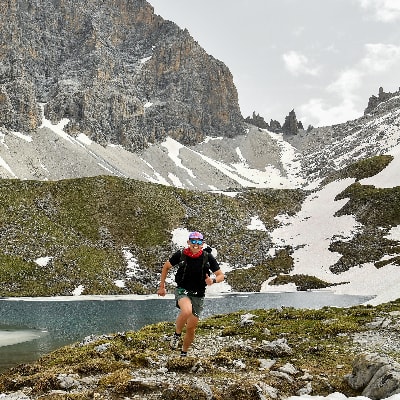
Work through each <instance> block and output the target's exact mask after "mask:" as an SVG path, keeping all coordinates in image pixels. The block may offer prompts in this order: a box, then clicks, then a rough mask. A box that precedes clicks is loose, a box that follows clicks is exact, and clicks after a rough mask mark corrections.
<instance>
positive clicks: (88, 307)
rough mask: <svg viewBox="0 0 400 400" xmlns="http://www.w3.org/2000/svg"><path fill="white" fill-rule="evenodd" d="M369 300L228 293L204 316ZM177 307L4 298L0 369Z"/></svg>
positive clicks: (141, 300)
mask: <svg viewBox="0 0 400 400" xmlns="http://www.w3.org/2000/svg"><path fill="white" fill-rule="evenodd" d="M369 299H370V297H365V296H348V295H335V294H334V293H331V292H328V291H315V292H290V293H229V294H223V295H219V296H213V297H206V299H205V307H204V312H203V316H202V317H203V318H204V317H208V316H211V315H216V314H224V313H229V312H233V311H239V310H244V311H245V310H254V309H258V308H262V309H268V308H279V307H295V308H308V309H318V308H321V307H324V306H335V307H349V306H353V305H357V304H362V303H364V302H366V301H367V300H369ZM177 312H178V310H177V309H176V307H175V302H174V299H173V297H172V296H167V297H166V298H157V297H155V296H134V297H131V296H110V297H108V296H99V297H95V296H94V297H93V296H91V297H88V298H85V299H83V298H78V299H77V298H73V299H72V298H69V299H66V298H63V297H58V298H52V299H27V298H26V299H11V298H9V299H0V371H4V370H5V369H7V368H10V367H12V366H15V365H17V364H20V363H26V362H30V361H33V360H36V359H38V358H39V357H40V356H42V355H43V354H46V353H49V352H51V351H52V350H54V349H56V348H58V347H61V346H64V345H66V344H70V343H74V342H77V341H80V340H82V339H83V338H84V337H86V336H89V335H91V334H95V335H97V334H107V333H115V332H123V331H129V330H137V329H140V328H141V327H143V326H144V325H148V324H152V323H156V322H161V321H174V320H175V318H176V315H177Z"/></svg>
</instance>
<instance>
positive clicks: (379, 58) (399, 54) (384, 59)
mask: <svg viewBox="0 0 400 400" xmlns="http://www.w3.org/2000/svg"><path fill="white" fill-rule="evenodd" d="M399 5H400V2H399ZM365 48H366V55H365V57H364V58H363V59H362V60H361V62H360V68H362V69H363V70H364V71H365V72H366V73H375V72H385V71H387V70H388V69H389V68H391V67H393V66H395V65H396V64H400V46H395V45H393V44H384V43H373V44H372V43H369V44H366V45H365Z"/></svg>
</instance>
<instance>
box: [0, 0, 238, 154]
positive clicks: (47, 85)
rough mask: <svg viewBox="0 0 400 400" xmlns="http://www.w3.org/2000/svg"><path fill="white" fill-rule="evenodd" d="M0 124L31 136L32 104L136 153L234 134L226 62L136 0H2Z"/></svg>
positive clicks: (76, 129)
mask: <svg viewBox="0 0 400 400" xmlns="http://www.w3.org/2000/svg"><path fill="white" fill-rule="evenodd" d="M0 35H1V37H2V38H3V39H4V40H3V41H2V42H3V43H4V44H3V45H2V51H1V53H0V110H1V111H2V112H1V117H0V125H2V126H4V127H5V128H7V129H11V130H14V131H21V132H23V133H34V132H35V131H36V129H37V127H38V126H39V125H40V123H41V121H40V115H41V114H40V109H39V106H38V104H39V103H45V104H46V106H45V116H46V118H48V119H50V120H51V121H52V122H53V123H57V122H58V121H60V120H61V119H62V118H68V119H69V123H68V125H67V127H66V130H67V131H68V132H69V133H70V134H77V133H84V134H86V135H87V136H89V137H90V138H91V139H92V140H95V141H97V142H98V143H100V144H105V143H114V144H121V145H123V146H124V147H125V148H126V149H129V150H137V149H142V148H144V147H145V146H146V145H147V144H148V143H152V142H155V141H159V140H160V139H163V138H164V137H166V136H167V135H169V136H171V137H173V138H175V139H177V140H179V141H181V142H182V143H184V144H194V143H197V142H198V141H199V140H201V139H203V138H204V136H205V135H210V136H216V135H219V136H228V137H234V136H236V135H238V134H240V133H243V129H244V126H243V118H242V115H241V113H240V110H239V106H238V98H237V91H236V88H235V86H234V84H233V78H232V75H231V73H230V71H229V70H228V68H227V67H226V66H225V65H224V64H223V63H222V62H220V61H218V60H216V59H214V58H213V57H211V56H210V55H208V54H207V53H206V52H205V51H204V50H203V49H202V48H201V47H200V46H199V45H198V44H197V42H195V41H194V40H193V38H192V37H191V36H190V34H189V33H188V32H187V31H186V30H181V29H180V28H179V27H178V26H177V25H176V24H174V23H172V22H170V21H165V20H163V19H162V18H161V17H160V16H157V15H155V14H154V10H153V7H152V6H151V5H150V4H149V3H147V2H146V1H144V0H122V1H115V0H105V1H102V2H98V1H95V0H88V1H83V0H73V1H72V0H60V1H58V0H37V1H35V2H26V1H23V0H12V1H9V2H6V3H5V4H4V5H2V10H1V12H0Z"/></svg>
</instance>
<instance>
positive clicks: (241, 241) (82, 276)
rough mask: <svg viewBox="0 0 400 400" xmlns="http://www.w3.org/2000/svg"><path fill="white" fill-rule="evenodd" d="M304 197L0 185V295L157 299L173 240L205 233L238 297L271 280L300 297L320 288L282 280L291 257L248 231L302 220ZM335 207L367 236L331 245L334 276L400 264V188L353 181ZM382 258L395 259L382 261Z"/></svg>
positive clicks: (380, 161) (354, 172)
mask: <svg viewBox="0 0 400 400" xmlns="http://www.w3.org/2000/svg"><path fill="white" fill-rule="evenodd" d="M391 160H392V158H391V157H389V156H380V157H373V158H371V159H368V160H364V161H362V162H357V163H355V164H354V165H352V166H350V167H347V168H346V169H345V170H342V171H339V172H338V173H337V174H335V176H334V178H335V179H339V178H346V177H354V178H356V179H357V180H359V179H361V178H364V177H367V176H372V175H374V174H376V173H378V172H379V171H380V170H382V169H383V168H384V167H385V166H386V165H387V164H388V163H389V162H390V161H391ZM326 182H328V181H326ZM306 194H307V193H306V192H304V191H302V190H275V189H265V190H261V189H258V190H245V191H243V192H242V193H241V194H238V195H237V196H236V197H229V196H225V195H221V194H212V193H204V192H198V191H188V190H182V189H177V188H173V187H168V186H162V185H157V184H151V183H145V182H140V181H135V180H131V179H121V178H117V177H110V176H99V177H93V178H82V179H72V180H64V181H56V182H38V181H18V180H0V296H49V295H70V294H71V293H72V291H73V290H74V289H75V288H76V287H78V286H79V285H83V286H84V287H85V291H84V294H126V293H137V294H144V293H154V292H155V290H156V285H157V282H158V279H159V273H160V271H161V266H162V264H163V263H164V261H165V260H166V259H167V258H168V257H169V255H170V254H171V252H172V251H174V250H175V249H174V248H173V247H172V246H173V245H172V242H171V232H172V231H173V229H175V228H179V227H184V228H187V229H188V230H200V231H202V232H203V233H204V234H205V236H206V240H207V243H208V244H209V245H211V246H212V247H216V248H217V250H218V258H219V260H220V261H225V262H228V263H229V264H230V265H231V266H232V267H233V268H234V270H233V271H232V272H229V273H228V274H227V280H228V282H229V284H231V285H232V287H233V288H234V289H235V290H240V291H258V290H260V285H261V283H262V282H263V281H265V280H266V279H268V278H269V277H271V276H275V275H278V278H277V279H276V280H275V281H274V282H275V283H277V284H278V283H279V282H281V283H282V282H283V281H284V282H287V281H288V279H289V280H290V279H293V281H296V282H298V283H300V284H299V287H301V288H303V289H307V288H313V287H324V286H325V285H326V283H325V282H321V281H317V280H315V279H314V278H313V277H306V276H297V277H293V278H290V277H289V278H288V277H287V276H285V277H282V276H279V275H280V274H287V273H288V272H290V271H291V269H292V266H293V260H292V257H291V253H292V251H293V249H291V248H290V247H288V248H286V249H282V250H281V251H278V252H277V254H276V256H275V258H273V259H272V258H270V257H269V256H268V255H267V254H268V250H269V248H270V246H271V241H270V238H269V236H268V232H264V231H259V230H249V229H248V225H249V224H250V222H251V218H252V217H254V216H258V217H259V218H260V219H261V220H262V221H263V222H264V225H265V226H266V228H267V231H270V230H272V229H273V228H274V227H275V226H276V224H277V222H276V220H275V219H274V218H275V216H276V215H278V214H279V213H287V214H294V213H296V212H297V211H299V210H300V208H301V204H302V202H303V200H304V198H305V196H306ZM339 198H349V199H350V200H349V202H348V203H347V204H346V205H345V206H344V207H343V208H342V209H341V210H340V211H339V212H338V214H339V215H342V214H346V213H347V214H352V215H354V216H355V217H356V218H357V220H358V221H359V222H360V223H361V224H362V225H363V227H362V229H360V231H359V233H358V234H357V235H356V236H355V237H354V238H353V239H352V240H351V241H346V242H342V241H340V240H339V241H335V242H333V243H332V245H331V250H332V251H336V252H339V253H341V254H342V255H343V256H342V258H341V259H340V260H339V262H338V263H337V265H335V266H333V267H332V270H333V271H334V272H340V271H343V270H345V269H348V268H350V267H352V266H355V265H359V264H362V263H364V262H367V261H371V262H374V263H375V265H376V266H377V267H380V266H382V265H384V264H385V263H386V262H394V263H397V264H398V263H399V259H400V249H399V246H398V243H397V242H395V241H391V240H389V239H387V238H385V237H384V236H385V235H386V234H387V233H388V231H389V229H390V228H391V227H393V226H396V225H398V224H399V223H400V219H399V218H400V217H399V215H400V188H399V187H396V188H392V189H376V188H374V187H370V186H363V185H361V184H360V183H359V182H356V183H355V184H353V185H351V186H349V187H348V188H347V189H346V190H345V191H344V192H343V193H341V194H340V195H339V196H338V199H339ZM125 250H126V251H129V252H130V253H131V254H132V255H133V257H134V258H135V260H136V261H137V264H138V266H139V269H140V271H136V272H135V277H134V278H127V276H126V272H127V260H126V259H125V258H124V251H125ZM384 254H392V257H391V258H390V260H384V261H382V260H381V258H382V256H383V255H384ZM40 257H49V258H50V261H49V262H48V263H47V264H46V265H45V266H40V265H38V263H36V262H35V260H37V259H38V258H40ZM249 266H251V267H250V268H249ZM243 267H245V268H246V269H243ZM117 279H125V282H126V286H125V287H124V288H119V287H117V286H116V284H115V283H114V281H115V280H117Z"/></svg>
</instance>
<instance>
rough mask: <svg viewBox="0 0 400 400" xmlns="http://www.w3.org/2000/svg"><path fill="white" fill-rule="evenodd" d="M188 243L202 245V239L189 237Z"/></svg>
mask: <svg viewBox="0 0 400 400" xmlns="http://www.w3.org/2000/svg"><path fill="white" fill-rule="evenodd" d="M190 243H192V244H199V245H202V244H203V241H202V240H201V239H190Z"/></svg>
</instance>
